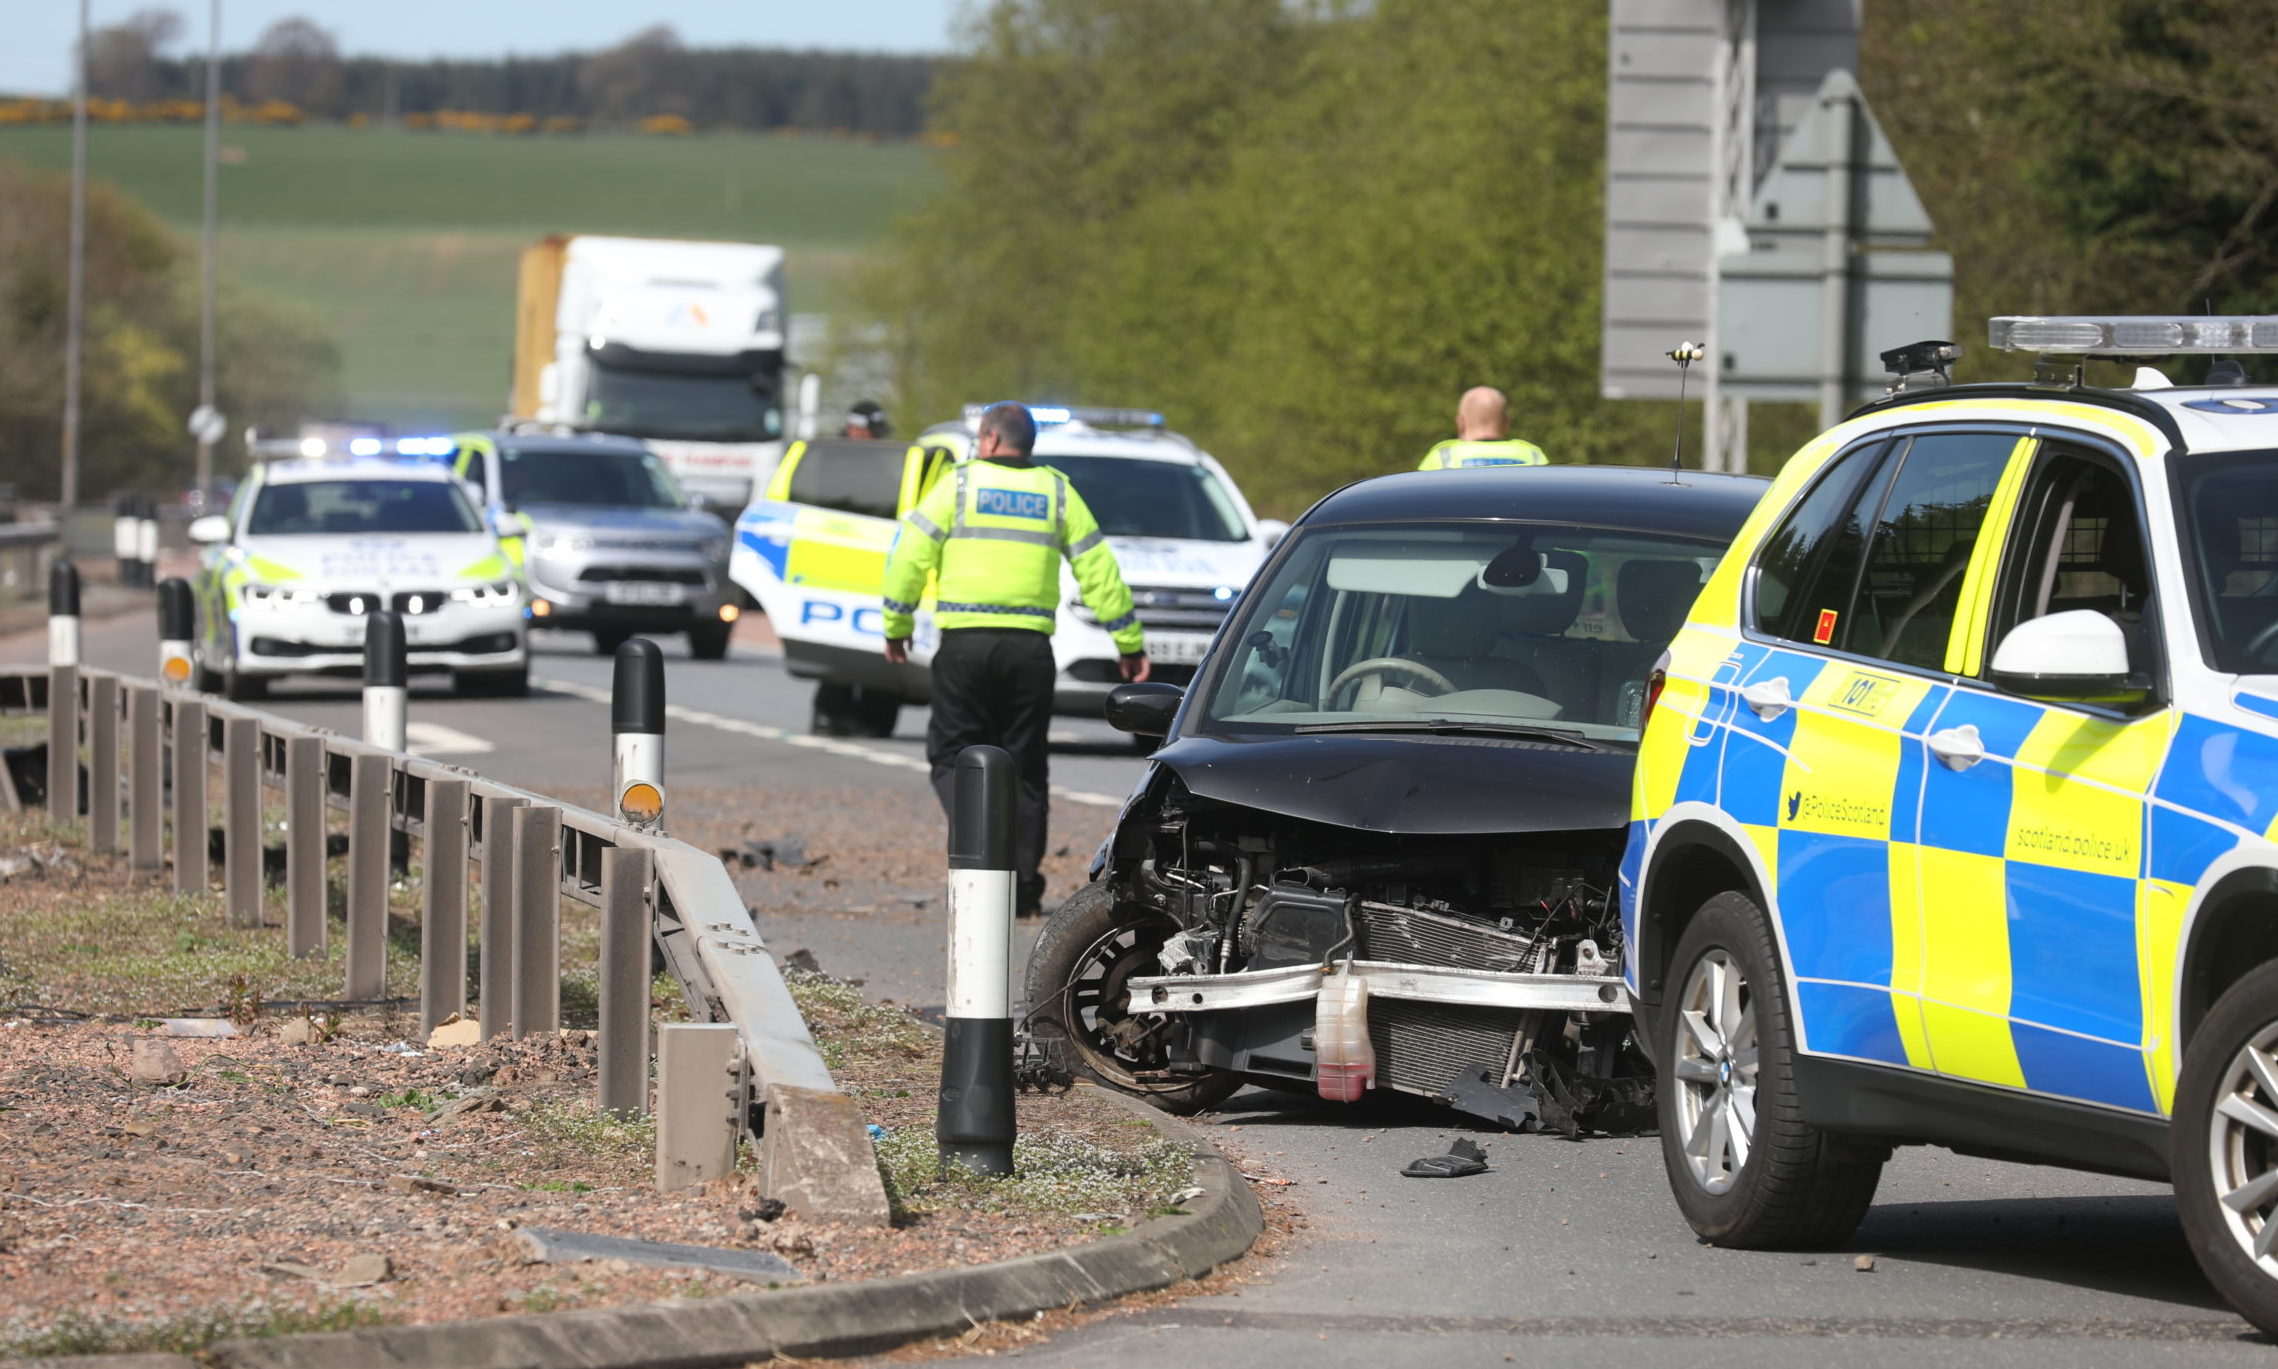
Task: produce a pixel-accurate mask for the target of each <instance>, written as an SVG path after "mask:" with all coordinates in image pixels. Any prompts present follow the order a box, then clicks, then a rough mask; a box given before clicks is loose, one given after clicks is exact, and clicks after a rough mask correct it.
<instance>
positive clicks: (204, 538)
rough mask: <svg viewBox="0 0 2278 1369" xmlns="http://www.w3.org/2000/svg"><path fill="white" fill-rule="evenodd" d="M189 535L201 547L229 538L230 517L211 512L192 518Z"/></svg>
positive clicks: (225, 540)
mask: <svg viewBox="0 0 2278 1369" xmlns="http://www.w3.org/2000/svg"><path fill="white" fill-rule="evenodd" d="M188 533H189V537H190V540H191V541H192V542H195V543H196V544H197V545H199V546H201V547H210V546H213V545H214V544H215V543H217V542H227V541H228V540H229V518H228V517H227V516H226V515H224V514H219V513H209V514H206V515H204V516H203V517H200V518H193V519H191V520H190V526H189V529H188Z"/></svg>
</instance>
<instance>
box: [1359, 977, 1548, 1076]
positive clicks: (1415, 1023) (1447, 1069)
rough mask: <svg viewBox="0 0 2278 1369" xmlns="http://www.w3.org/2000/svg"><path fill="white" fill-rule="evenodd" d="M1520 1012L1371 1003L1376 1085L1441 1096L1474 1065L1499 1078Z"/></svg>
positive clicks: (1395, 1001) (1385, 1001) (1393, 1000)
mask: <svg viewBox="0 0 2278 1369" xmlns="http://www.w3.org/2000/svg"><path fill="white" fill-rule="evenodd" d="M1525 1015H1526V1013H1525V1011H1524V1010H1523V1009H1517V1008H1465V1007H1451V1006H1449V1005H1447V1004H1444V1003H1415V1002H1410V1001H1407V1000H1405V999H1398V998H1371V999H1370V1000H1369V1004H1368V1039H1369V1044H1370V1045H1372V1046H1374V1047H1375V1048H1376V1082H1377V1084H1378V1085H1379V1086H1380V1087H1383V1088H1395V1089H1404V1090H1406V1091H1408V1092H1410V1093H1422V1094H1429V1095H1435V1096H1436V1095H1438V1094H1441V1093H1444V1092H1446V1091H1447V1087H1448V1085H1449V1084H1451V1083H1453V1082H1454V1081H1455V1077H1456V1075H1458V1074H1460V1073H1462V1072H1463V1071H1464V1070H1466V1069H1469V1068H1471V1067H1472V1066H1475V1065H1491V1066H1493V1067H1494V1068H1495V1069H1496V1070H1497V1072H1498V1073H1499V1072H1500V1071H1501V1070H1502V1068H1503V1065H1504V1063H1505V1062H1506V1061H1507V1060H1509V1059H1510V1055H1511V1040H1512V1038H1513V1037H1514V1036H1516V1035H1517V1034H1518V1030H1519V1020H1520V1019H1521V1018H1523V1017H1524V1016H1525Z"/></svg>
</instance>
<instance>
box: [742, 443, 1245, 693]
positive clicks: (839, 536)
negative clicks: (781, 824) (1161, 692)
mask: <svg viewBox="0 0 2278 1369" xmlns="http://www.w3.org/2000/svg"><path fill="white" fill-rule="evenodd" d="M985 407H986V406H985V405H978V404H976V405H969V406H967V408H966V410H965V416H964V418H963V419H962V420H961V421H959V422H956V423H946V424H940V425H937V426H935V427H932V428H929V429H927V430H926V431H925V432H924V433H922V434H920V435H919V436H918V438H917V440H916V441H915V442H914V443H911V444H909V445H903V444H901V443H893V442H876V441H865V440H859V439H840V438H818V439H812V440H809V441H806V442H801V443H797V444H794V445H793V447H792V448H791V450H790V451H788V452H786V453H785V454H784V457H783V463H782V465H781V466H779V467H777V469H776V472H775V477H774V479H773V480H772V481H771V482H770V483H769V484H768V486H767V489H766V490H765V491H764V493H763V496H762V497H761V498H760V499H758V500H757V501H755V502H754V503H753V504H752V506H751V507H750V508H748V509H746V510H744V513H743V517H742V518H741V519H740V520H738V522H737V525H736V540H735V548H734V550H733V552H732V553H731V556H730V560H729V574H730V576H731V577H732V578H733V579H734V580H735V582H736V583H737V584H739V585H741V586H743V588H744V589H746V590H747V591H749V592H750V593H751V595H752V596H753V597H754V598H755V599H757V600H758V601H759V603H760V606H761V607H762V608H764V609H765V610H766V611H767V616H768V620H769V621H770V622H771V623H772V624H773V625H774V628H775V631H776V634H777V635H778V636H779V637H780V638H781V639H782V641H783V658H784V664H785V666H786V667H787V668H788V669H789V670H790V672H791V673H792V675H794V676H796V677H799V678H801V679H811V680H814V681H816V682H817V687H816V692H815V706H814V714H813V726H814V729H815V730H816V731H818V732H825V733H837V734H851V735H865V736H885V735H888V734H890V733H891V732H892V731H893V727H894V720H895V718H896V716H897V715H898V714H899V712H900V710H901V706H902V704H904V703H905V702H909V703H923V702H925V701H926V699H927V698H928V697H929V695H930V685H929V682H928V677H927V672H926V665H927V663H928V662H929V661H931V659H932V656H933V649H934V646H935V644H936V641H937V631H936V629H935V627H934V624H933V612H932V604H931V600H930V598H929V599H928V600H927V601H926V602H925V603H923V604H921V605H920V607H919V610H918V614H917V629H916V636H915V637H914V639H913V641H912V647H911V652H910V662H909V664H907V665H903V666H891V665H888V664H887V663H886V661H885V659H884V657H883V656H882V655H881V654H880V653H881V649H882V648H883V647H884V645H885V633H884V617H883V612H882V610H881V608H880V606H879V599H878V594H879V586H880V585H881V583H882V582H883V581H884V578H885V568H886V553H887V551H888V550H889V549H890V548H891V547H892V546H893V542H894V531H895V527H896V526H897V520H898V519H899V518H900V517H901V515H902V514H904V513H906V512H908V511H909V510H910V508H911V507H913V506H914V505H915V504H916V503H917V502H918V500H919V498H920V497H922V496H923V495H924V493H925V491H926V490H927V489H928V488H930V487H931V485H932V483H933V481H934V480H935V479H937V478H938V477H939V476H940V474H941V472H943V471H944V470H947V469H949V468H950V467H951V466H952V465H954V464H956V463H958V462H961V461H965V460H968V459H970V457H971V454H972V450H973V433H974V430H975V425H977V424H978V422H979V420H980V415H981V411H982V409H983V408H985ZM1030 412H1031V413H1032V414H1034V415H1035V417H1036V421H1037V438H1036V451H1035V459H1036V460H1037V461H1038V462H1040V463H1043V464H1046V465H1050V466H1052V467H1053V468H1055V469H1057V470H1059V471H1060V472H1061V473H1062V474H1064V475H1066V476H1067V477H1068V480H1069V482H1070V483H1072V484H1073V485H1074V486H1075V487H1076V492H1077V493H1078V494H1081V495H1082V496H1083V499H1084V503H1085V504H1086V505H1088V506H1089V507H1090V508H1091V511H1092V514H1093V516H1094V517H1096V518H1097V519H1098V520H1099V524H1100V528H1101V530H1102V531H1103V532H1105V533H1106V534H1107V540H1108V545H1109V546H1110V547H1111V548H1113V549H1114V552H1115V559H1116V563H1117V564H1118V566H1120V567H1121V569H1122V572H1123V579H1124V582H1125V583H1126V584H1128V585H1129V586H1130V587H1131V597H1132V601H1133V604H1134V606H1135V608H1136V609H1137V612H1138V614H1139V619H1140V622H1141V623H1142V624H1144V625H1145V627H1146V629H1147V654H1148V657H1149V659H1150V660H1151V661H1152V662H1153V669H1154V675H1155V678H1157V679H1163V680H1170V681H1172V682H1174V683H1184V682H1185V681H1187V680H1190V679H1192V678H1193V677H1194V669H1195V666H1196V665H1197V664H1199V663H1200V662H1201V660H1202V658H1203V654H1204V653H1205V652H1206V651H1207V650H1208V649H1209V646H1210V640H1211V636H1212V634H1214V633H1215V632H1216V631H1217V630H1218V625H1219V624H1220V623H1221V622H1223V621H1224V620H1225V618H1226V614H1227V610H1228V609H1229V608H1231V607H1232V605H1233V603H1234V600H1235V598H1236V597H1237V596H1238V595H1239V594H1240V593H1241V591H1242V587H1243V586H1244V585H1246V584H1248V583H1249V580H1250V576H1251V575H1252V574H1253V573H1255V572H1256V570H1257V568H1258V564H1259V563H1260V562H1261V561H1263V560H1264V559H1265V554H1266V552H1267V550H1268V549H1269V548H1270V547H1271V546H1272V545H1273V543H1274V541H1275V539H1276V538H1278V537H1279V536H1280V535H1281V533H1283V532H1284V531H1286V530H1287V527H1288V525H1287V524H1284V523H1280V522H1276V521H1273V520H1270V519H1268V520H1260V519H1259V518H1258V517H1257V516H1256V515H1255V514H1253V513H1252V512H1251V511H1250V506H1249V503H1248V501H1247V500H1245V499H1243V497H1242V492H1241V490H1240V489H1238V488H1237V487H1236V486H1235V484H1234V482H1233V480H1232V479H1231V478H1229V477H1228V476H1227V474H1226V471H1225V469H1224V468H1223V467H1221V466H1220V465H1219V464H1218V462H1217V461H1216V460H1214V459H1213V458H1212V457H1211V456H1210V455H1209V454H1208V453H1206V452H1204V451H1202V450H1200V449H1199V448H1197V447H1196V446H1195V445H1194V444H1193V443H1191V442H1189V441H1188V440H1187V439H1186V438H1184V437H1181V436H1180V435H1179V434H1177V433H1175V432H1171V431H1170V430H1168V429H1167V428H1165V427H1164V426H1163V418H1162V415H1160V414H1155V413H1149V412H1145V411H1139V410H1126V409H1081V408H1065V407H1059V406H1046V405H1036V406H1031V408H1030ZM1062 581H1063V586H1064V588H1065V591H1066V593H1065V595H1064V598H1063V603H1062V608H1061V612H1060V616H1059V620H1058V623H1057V625H1056V629H1055V631H1054V634H1053V639H1052V640H1053V654H1054V656H1055V658H1056V659H1057V661H1058V664H1059V669H1060V673H1059V679H1058V681H1057V684H1056V686H1055V690H1054V702H1055V705H1056V707H1057V708H1058V709H1059V711H1060V712H1063V713H1072V714H1082V715H1086V716H1091V717H1097V716H1099V713H1100V710H1101V708H1102V707H1103V706H1104V705H1105V702H1106V699H1107V695H1108V692H1109V691H1110V690H1112V689H1113V688H1114V687H1115V686H1116V685H1117V684H1118V683H1120V682H1121V680H1122V675H1121V674H1120V672H1118V670H1117V669H1116V650H1115V644H1114V641H1113V640H1112V639H1111V638H1110V637H1109V635H1108V633H1107V632H1106V631H1104V630H1103V629H1102V628H1101V627H1100V625H1099V623H1098V622H1097V621H1096V620H1095V619H1094V618H1093V616H1092V614H1091V611H1090V610H1089V609H1087V608H1085V607H1084V605H1083V601H1082V599H1081V597H1080V596H1079V595H1078V594H1077V593H1076V586H1075V580H1074V578H1073V576H1072V575H1070V574H1068V572H1067V570H1066V568H1065V567H1064V566H1063V567H1062Z"/></svg>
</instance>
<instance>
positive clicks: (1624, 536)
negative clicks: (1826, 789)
mask: <svg viewBox="0 0 2278 1369" xmlns="http://www.w3.org/2000/svg"><path fill="white" fill-rule="evenodd" d="M1722 551H1723V549H1722V548H1721V547H1719V546H1716V545H1714V544H1712V543H1707V542H1702V541H1697V540H1693V539H1690V538H1679V537H1673V536H1669V535H1667V534H1661V533H1653V532H1638V531H1628V530H1615V529H1594V528H1577V527H1560V526H1552V525H1548V524H1528V523H1507V522H1505V523H1485V522H1482V523H1433V524H1414V525H1404V526H1396V527H1365V526H1363V527H1354V526H1343V527H1323V528H1317V529H1311V530H1301V531H1300V532H1299V533H1298V534H1297V536H1296V540H1295V541H1294V543H1293V544H1292V545H1291V547H1290V548H1289V550H1288V553H1287V554H1286V555H1285V556H1284V557H1283V558H1282V559H1281V560H1280V562H1279V563H1278V565H1277V568H1276V569H1275V571H1274V574H1273V577H1272V579H1271V581H1270V582H1269V583H1266V584H1264V585H1261V586H1259V587H1257V588H1254V589H1252V590H1251V591H1250V592H1248V593H1246V594H1245V595H1243V597H1242V607H1241V610H1240V614H1241V617H1240V621H1239V622H1238V623H1237V624H1235V625H1234V626H1232V627H1230V628H1229V630H1228V633H1227V635H1226V636H1224V637H1222V638H1221V639H1220V645H1219V647H1218V651H1219V653H1221V654H1227V653H1230V659H1228V660H1226V661H1224V662H1222V663H1221V665H1220V666H1219V667H1217V668H1215V669H1214V671H1213V673H1212V676H1211V684H1210V686H1209V688H1210V691H1211V692H1210V696H1209V699H1208V701H1207V706H1206V708H1205V709H1204V711H1203V719H1204V728H1205V730H1206V731H1210V732H1214V733H1220V734H1236V735H1240V734H1274V733H1288V732H1296V731H1347V730H1350V731H1367V730H1370V729H1372V728H1383V729H1384V730H1413V729H1416V728H1419V727H1429V726H1433V725H1445V726H1447V727H1448V728H1450V729H1464V728H1480V729H1488V730H1492V729H1496V728H1509V729H1512V730H1532V731H1541V732H1548V733H1563V734H1567V735H1570V736H1573V737H1576V738H1580V739H1586V740H1587V741H1588V742H1590V743H1591V744H1595V743H1598V742H1607V741H1610V742H1630V743H1634V742H1635V741H1636V740H1637V735H1638V729H1639V726H1640V724H1641V722H1642V717H1643V712H1644V705H1645V690H1646V681H1647V678H1648V677H1649V676H1650V675H1651V674H1652V671H1653V666H1654V663H1655V662H1656V661H1657V660H1658V659H1659V658H1660V655H1661V652H1662V650H1663V649H1664V648H1665V647H1667V646H1668V644H1669V639H1670V638H1671V637H1673V636H1674V635H1675V634H1676V631H1677V628H1678V626H1679V625H1680V624H1682V623H1683V622H1684V619H1685V614H1686V613H1687V612H1688V611H1689V610H1690V609H1691V608H1692V604H1693V599H1694V598H1695V596H1697V595H1698V594H1699V592H1700V587H1701V585H1702V584H1703V583H1704V582H1705V581H1706V580H1707V578H1708V574H1709V572H1710V570H1712V569H1713V568H1714V567H1715V565H1716V563H1717V559H1718V557H1719V556H1720V555H1721V554H1722Z"/></svg>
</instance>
